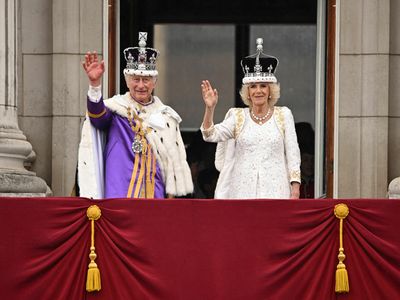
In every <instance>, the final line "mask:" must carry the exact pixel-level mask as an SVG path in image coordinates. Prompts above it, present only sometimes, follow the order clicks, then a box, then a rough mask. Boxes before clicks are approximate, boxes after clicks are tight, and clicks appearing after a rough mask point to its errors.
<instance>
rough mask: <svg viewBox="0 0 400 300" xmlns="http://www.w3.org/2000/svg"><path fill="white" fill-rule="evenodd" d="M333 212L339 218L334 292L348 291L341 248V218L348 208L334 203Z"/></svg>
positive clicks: (344, 256)
mask: <svg viewBox="0 0 400 300" xmlns="http://www.w3.org/2000/svg"><path fill="white" fill-rule="evenodd" d="M334 214H335V216H336V218H338V219H339V220H340V229H339V241H340V242H339V254H338V259H339V263H338V265H337V267H336V284H335V292H336V293H348V292H349V290H350V287H349V277H348V274H347V270H346V265H345V264H344V263H343V261H344V260H345V258H346V255H345V254H344V248H343V220H344V219H345V218H346V217H347V216H348V214H349V208H348V206H347V205H346V204H344V203H340V204H337V205H335V209H334Z"/></svg>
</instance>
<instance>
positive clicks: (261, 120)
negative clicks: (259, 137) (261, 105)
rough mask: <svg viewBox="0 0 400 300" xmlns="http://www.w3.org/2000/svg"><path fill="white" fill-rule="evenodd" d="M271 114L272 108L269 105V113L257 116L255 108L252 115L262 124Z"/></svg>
mask: <svg viewBox="0 0 400 300" xmlns="http://www.w3.org/2000/svg"><path fill="white" fill-rule="evenodd" d="M270 115H271V109H270V108H269V107H268V111H267V113H266V114H265V115H264V116H262V117H257V116H256V115H255V114H254V112H253V110H251V116H252V117H253V119H254V120H256V121H257V122H258V124H260V125H262V123H263V122H264V121H265V120H266V119H268V118H269V116H270Z"/></svg>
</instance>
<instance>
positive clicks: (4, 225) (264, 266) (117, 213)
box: [0, 198, 400, 300]
mask: <svg viewBox="0 0 400 300" xmlns="http://www.w3.org/2000/svg"><path fill="white" fill-rule="evenodd" d="M341 202H343V203H346V204H347V205H348V206H349V208H350V214H349V216H348V217H347V218H346V219H345V222H344V249H345V251H344V252H345V254H346V260H345V261H344V262H345V264H346V268H347V270H348V274H349V282H350V292H349V293H348V294H341V295H337V294H336V293H335V291H334V289H335V270H336V265H337V263H338V259H337V254H338V248H339V220H338V219H336V218H335V217H334V215H333V208H334V205H335V204H337V203H341ZM92 204H97V205H98V206H99V207H100V208H101V210H102V216H101V218H100V220H98V221H96V225H95V228H96V237H95V246H96V253H97V255H98V258H97V259H96V262H97V264H98V266H99V269H100V272H101V280H102V289H101V291H100V292H93V293H87V292H86V291H85V282H86V273H87V266H88V263H89V258H88V255H89V247H90V226H89V221H88V220H87V217H86V209H87V207H89V206H90V205H92ZM399 228H400V201H398V200H388V199H381V200H341V201H336V200H291V201H288V200H243V201H235V200H233V201H229V200H226V201H224V200H220V201H217V200H133V201H132V200H126V199H109V200H98V201H93V200H88V199H83V198H33V199H32V198H0V237H1V243H0V295H1V297H0V298H1V299H7V300H11V299H15V300H19V299H21V300H22V299H23V300H26V299H40V300H45V299H52V300H54V299H74V300H79V299H104V300H105V299H108V300H109V299H163V300H164V299H166V300H223V299H227V300H236V299H237V300H250V299H251V300H258V299H260V300H261V299H262V300H265V299H279V300H282V299H310V300H311V299H318V300H320V299H324V300H325V299H328V300H329V299H343V300H344V299H351V300H354V299H356V300H357V299H360V300H361V299H362V300H367V299H374V300H376V299H380V300H382V299H388V300H394V299H400V234H399V233H398V229H399Z"/></svg>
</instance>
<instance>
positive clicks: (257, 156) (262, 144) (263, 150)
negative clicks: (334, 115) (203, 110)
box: [202, 107, 300, 199]
mask: <svg viewBox="0 0 400 300" xmlns="http://www.w3.org/2000/svg"><path fill="white" fill-rule="evenodd" d="M236 110H242V111H241V114H242V118H243V116H244V120H242V123H243V124H242V125H241V128H240V129H239V130H240V132H237V131H238V128H237V127H238V114H237V113H230V114H229V113H228V115H227V117H226V119H225V120H224V121H223V122H222V123H220V124H217V125H215V126H212V127H211V128H209V129H208V130H204V128H203V127H202V132H203V137H204V140H206V141H209V142H224V141H228V140H233V141H234V148H233V149H234V150H233V153H231V154H227V155H228V156H230V158H229V160H230V161H228V162H225V163H224V164H223V167H222V170H220V171H221V174H220V178H219V182H218V185H217V191H216V195H215V198H225V199H256V198H258V199H260V198H263V199H274V198H275V199H288V198H290V182H292V181H297V182H300V151H299V147H298V144H297V137H296V132H295V127H294V121H293V116H292V113H291V111H290V110H289V109H288V108H287V107H275V109H274V114H273V116H272V117H271V118H270V119H269V120H268V121H267V122H265V123H264V124H262V125H259V124H258V123H256V122H254V121H253V120H252V119H251V117H250V113H249V109H248V108H245V109H236ZM227 169H228V170H227ZM221 190H223V191H224V192H221Z"/></svg>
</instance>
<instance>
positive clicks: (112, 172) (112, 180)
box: [87, 99, 165, 198]
mask: <svg viewBox="0 0 400 300" xmlns="http://www.w3.org/2000/svg"><path fill="white" fill-rule="evenodd" d="M87 108H88V111H89V113H90V115H91V116H90V121H91V123H92V125H93V126H94V127H96V128H97V129H99V130H103V131H105V132H106V134H107V139H106V145H105V149H104V174H105V178H104V197H105V198H126V197H127V195H128V189H129V185H130V183H131V178H132V177H133V178H134V179H132V180H134V181H133V182H134V185H133V190H135V189H136V186H137V185H138V184H139V185H140V187H138V188H140V189H142V188H143V186H144V183H143V182H144V179H143V180H141V181H140V182H138V176H137V174H132V172H133V167H134V163H135V153H134V152H133V151H132V142H133V141H134V138H135V133H134V131H133V130H132V128H131V126H130V125H129V121H128V119H127V118H125V117H122V116H120V115H118V114H116V113H113V112H112V111H110V110H109V109H108V108H107V107H106V106H105V105H104V102H103V100H102V99H101V100H100V102H98V103H94V102H92V101H90V100H89V99H87ZM104 111H105V113H103V112H104ZM94 115H96V117H93V116H94ZM140 155H142V154H140ZM140 167H141V161H140V160H139V167H138V170H140ZM136 173H137V172H136ZM151 175H153V174H151ZM154 179H155V186H154V198H165V185H164V181H163V178H162V174H161V170H160V166H159V164H158V162H157V161H156V174H155V177H154ZM139 195H140V193H139Z"/></svg>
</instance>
